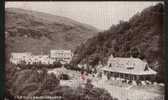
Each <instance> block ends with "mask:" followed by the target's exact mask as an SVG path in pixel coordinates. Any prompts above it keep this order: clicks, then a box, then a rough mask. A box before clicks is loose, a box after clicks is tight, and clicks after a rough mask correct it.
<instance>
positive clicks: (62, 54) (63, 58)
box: [50, 50, 73, 64]
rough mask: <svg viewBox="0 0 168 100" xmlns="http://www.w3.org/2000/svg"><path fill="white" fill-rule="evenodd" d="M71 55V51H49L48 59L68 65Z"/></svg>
mask: <svg viewBox="0 0 168 100" xmlns="http://www.w3.org/2000/svg"><path fill="white" fill-rule="evenodd" d="M72 57H73V53H72V52H71V50H51V51H50V58H51V59H54V60H55V61H60V62H61V63H62V64H64V63H70V61H71V60H72Z"/></svg>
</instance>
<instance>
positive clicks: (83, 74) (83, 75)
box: [80, 71, 85, 81]
mask: <svg viewBox="0 0 168 100" xmlns="http://www.w3.org/2000/svg"><path fill="white" fill-rule="evenodd" d="M80 79H81V80H82V81H85V73H84V71H81V76H80Z"/></svg>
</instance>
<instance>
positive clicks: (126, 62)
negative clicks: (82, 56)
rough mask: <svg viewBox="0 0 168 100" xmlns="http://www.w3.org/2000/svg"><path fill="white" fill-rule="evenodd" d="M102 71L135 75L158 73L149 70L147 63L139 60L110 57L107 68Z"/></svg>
mask: <svg viewBox="0 0 168 100" xmlns="http://www.w3.org/2000/svg"><path fill="white" fill-rule="evenodd" d="M109 66H111V67H109ZM102 70H106V71H111V72H118V73H125V74H134V75H153V74H156V73H157V72H156V71H154V70H152V69H151V68H149V66H148V64H147V62H145V61H142V60H141V59H139V58H121V57H116V58H113V57H110V58H109V60H108V64H107V66H105V67H103V68H102Z"/></svg>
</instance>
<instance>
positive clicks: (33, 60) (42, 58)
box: [26, 55, 50, 64]
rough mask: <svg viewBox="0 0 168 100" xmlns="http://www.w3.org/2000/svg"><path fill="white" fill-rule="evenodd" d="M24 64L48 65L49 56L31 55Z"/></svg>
mask: <svg viewBox="0 0 168 100" xmlns="http://www.w3.org/2000/svg"><path fill="white" fill-rule="evenodd" d="M26 62H27V63H29V64H33V63H41V64H50V58H49V55H32V56H31V58H27V59H26Z"/></svg>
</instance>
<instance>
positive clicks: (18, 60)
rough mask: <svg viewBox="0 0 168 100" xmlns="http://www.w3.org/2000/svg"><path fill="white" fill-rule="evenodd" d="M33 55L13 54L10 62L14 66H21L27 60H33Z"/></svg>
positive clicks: (25, 53)
mask: <svg viewBox="0 0 168 100" xmlns="http://www.w3.org/2000/svg"><path fill="white" fill-rule="evenodd" d="M31 56H32V54H31V53H30V52H21V53H18V52H13V53H11V57H10V62H11V63H13V64H19V63H21V62H22V61H25V60H26V59H29V58H31Z"/></svg>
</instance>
